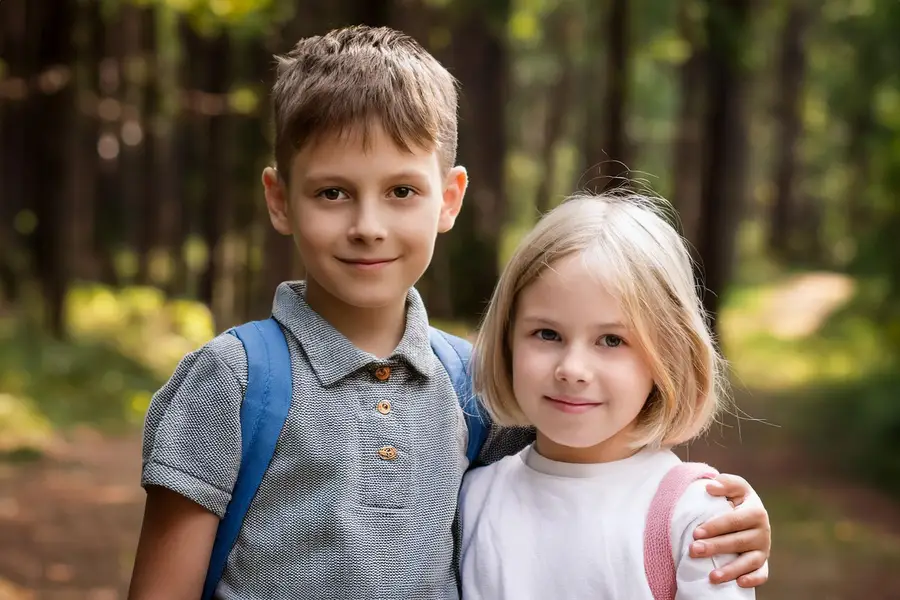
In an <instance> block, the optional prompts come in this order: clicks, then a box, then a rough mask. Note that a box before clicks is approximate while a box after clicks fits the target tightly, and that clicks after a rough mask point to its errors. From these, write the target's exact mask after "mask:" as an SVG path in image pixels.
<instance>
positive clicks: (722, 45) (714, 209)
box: [698, 0, 749, 325]
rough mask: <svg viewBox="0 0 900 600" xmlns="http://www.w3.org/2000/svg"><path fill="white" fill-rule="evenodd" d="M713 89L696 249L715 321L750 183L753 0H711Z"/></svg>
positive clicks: (709, 31)
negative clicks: (746, 64) (748, 62)
mask: <svg viewBox="0 0 900 600" xmlns="http://www.w3.org/2000/svg"><path fill="white" fill-rule="evenodd" d="M707 6H708V8H707V10H708V14H707V17H706V35H707V39H708V41H709V89H708V111H709V112H708V113H707V118H706V161H705V171H706V172H705V174H704V177H703V187H702V207H703V208H702V211H703V212H702V216H701V226H700V230H699V234H700V235H699V236H698V238H699V239H698V249H699V254H700V257H701V259H702V261H703V269H704V275H705V277H704V279H705V284H706V288H707V292H706V294H705V295H704V305H705V307H706V310H707V311H708V313H709V316H710V318H711V319H712V320H713V324H714V325H715V319H716V317H717V315H718V311H719V307H720V300H721V298H722V295H723V293H724V292H725V287H726V285H727V284H728V281H729V279H730V277H731V273H732V269H733V263H734V257H735V248H736V246H735V239H736V237H737V229H738V225H739V223H740V221H741V217H742V212H743V205H744V196H745V195H746V187H747V154H748V145H747V129H748V128H747V116H746V114H745V113H746V105H745V104H746V97H747V77H748V75H749V74H748V73H746V72H745V69H744V68H743V67H742V64H743V54H744V52H745V45H746V37H747V34H748V26H747V21H748V11H749V0H732V1H731V2H729V3H727V5H726V4H724V3H721V2H719V1H718V0H708V2H707Z"/></svg>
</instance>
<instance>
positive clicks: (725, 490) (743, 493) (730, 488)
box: [706, 473, 753, 504]
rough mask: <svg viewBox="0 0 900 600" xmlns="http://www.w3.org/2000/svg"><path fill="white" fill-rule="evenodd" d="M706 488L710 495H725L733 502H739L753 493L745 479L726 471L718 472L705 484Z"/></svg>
mask: <svg viewBox="0 0 900 600" xmlns="http://www.w3.org/2000/svg"><path fill="white" fill-rule="evenodd" d="M706 490H707V491H708V492H709V493H710V495H712V496H725V497H726V498H728V499H729V500H731V501H732V502H734V504H741V503H742V502H743V501H744V499H746V497H747V496H749V495H750V494H752V493H753V488H752V487H750V484H749V483H747V480H746V479H744V478H743V477H739V476H738V475H729V474H728V473H720V474H719V475H718V476H717V477H716V478H715V479H714V480H712V481H711V482H710V483H709V484H707V486H706Z"/></svg>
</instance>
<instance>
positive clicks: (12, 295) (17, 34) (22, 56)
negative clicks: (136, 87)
mask: <svg viewBox="0 0 900 600" xmlns="http://www.w3.org/2000/svg"><path fill="white" fill-rule="evenodd" d="M27 1H28V0H9V1H7V2H5V3H3V4H0V56H2V57H3V60H4V62H5V66H6V72H5V73H4V79H5V82H4V86H3V96H2V97H0V194H2V200H0V284H2V286H3V287H2V289H0V299H2V298H4V297H5V298H6V299H7V300H8V301H10V302H16V301H17V300H18V299H19V293H20V286H21V284H22V280H23V279H25V278H26V277H28V276H29V275H30V274H29V273H28V269H27V267H25V268H22V267H21V266H19V265H20V264H22V263H25V262H26V260H25V259H26V257H27V252H26V245H27V243H28V241H27V240H26V238H25V235H24V233H25V232H23V231H20V230H19V229H20V227H18V228H17V226H16V217H17V216H18V215H20V214H22V211H24V210H25V209H26V206H27V204H26V203H27V202H28V199H29V198H33V191H32V186H33V185H34V178H33V177H29V173H30V171H29V169H31V168H32V166H33V161H34V160H35V159H36V157H35V156H34V154H29V153H28V152H26V150H27V149H28V146H31V145H33V139H32V138H31V136H30V135H29V132H28V125H29V124H28V123H27V122H26V116H27V114H28V102H29V100H31V99H30V98H29V97H28V95H29V93H30V91H29V89H28V87H27V81H28V77H29V75H30V74H31V69H32V64H31V63H32V62H33V57H34V55H35V51H34V47H35V46H36V45H37V40H38V38H37V37H36V36H35V35H34V32H33V31H29V30H28V23H27V20H26V10H27V8H26V2H27ZM17 263H18V264H17ZM26 264H27V263H26Z"/></svg>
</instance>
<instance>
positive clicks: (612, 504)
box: [460, 448, 755, 600]
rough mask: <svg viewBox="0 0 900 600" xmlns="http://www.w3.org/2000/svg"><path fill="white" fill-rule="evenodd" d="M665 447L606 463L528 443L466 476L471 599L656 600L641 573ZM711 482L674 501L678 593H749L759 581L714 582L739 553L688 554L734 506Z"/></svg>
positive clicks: (741, 596)
mask: <svg viewBox="0 0 900 600" xmlns="http://www.w3.org/2000/svg"><path fill="white" fill-rule="evenodd" d="M679 462H680V461H679V459H678V457H677V456H675V454H673V453H671V452H668V451H655V450H644V451H641V452H638V453H637V454H635V455H634V456H631V457H629V458H627V459H624V460H620V461H615V462H609V463H601V464H570V463H560V462H555V461H552V460H548V459H547V458H545V457H543V456H541V455H539V454H538V453H537V452H535V451H534V450H533V449H531V448H529V449H526V450H524V451H523V452H521V453H519V454H518V455H516V456H511V457H508V458H506V459H503V460H501V461H499V462H497V463H495V464H493V465H491V466H488V467H484V468H482V469H476V470H474V471H471V472H470V473H468V474H467V475H466V478H465V480H464V482H463V489H462V493H461V496H460V512H461V515H460V517H461V521H462V529H463V536H462V547H461V564H460V573H461V575H462V585H463V598H464V599H465V600H546V599H548V598H552V599H554V600H556V599H560V600H563V599H565V600H568V599H572V600H581V599H590V600H654V598H653V594H652V593H651V591H650V586H649V584H648V582H647V577H646V575H645V572H644V556H643V548H644V543H643V542H644V525H645V523H646V519H647V512H648V510H649V509H650V502H651V499H652V498H653V496H654V494H655V493H656V490H657V488H658V486H659V484H660V482H661V481H662V479H663V477H664V476H665V475H666V473H667V472H668V471H669V470H670V469H671V468H672V467H674V466H676V465H678V464H679ZM705 488H706V482H704V481H697V482H695V483H692V484H691V485H690V486H688V488H687V490H686V491H685V492H684V494H683V495H682V496H681V498H680V500H679V501H678V502H677V504H676V505H675V510H674V512H673V515H672V526H671V530H670V537H671V540H672V549H671V550H670V552H671V553H672V554H673V560H674V563H675V565H676V581H677V585H678V593H677V596H676V598H677V599H678V600H700V599H707V598H709V599H717V600H750V599H752V598H754V597H755V593H754V591H753V590H752V589H742V588H740V587H738V585H737V584H736V583H735V582H729V583H726V584H721V585H714V584H712V583H710V582H709V574H710V573H711V572H712V571H713V570H714V569H715V568H717V567H721V566H723V565H725V564H727V563H728V562H730V561H731V560H733V559H734V558H735V557H734V556H733V555H727V556H726V555H723V556H718V557H715V559H709V558H702V559H695V558H691V557H690V556H689V552H688V550H689V547H690V544H691V542H693V531H694V529H695V528H696V527H697V526H698V525H700V524H701V523H703V522H705V521H706V520H708V519H709V518H711V517H713V516H716V515H719V514H722V513H725V512H727V511H730V510H731V507H730V505H729V504H728V502H727V501H726V500H725V499H724V498H717V497H713V496H710V495H709V494H708V493H707V492H706V489H705Z"/></svg>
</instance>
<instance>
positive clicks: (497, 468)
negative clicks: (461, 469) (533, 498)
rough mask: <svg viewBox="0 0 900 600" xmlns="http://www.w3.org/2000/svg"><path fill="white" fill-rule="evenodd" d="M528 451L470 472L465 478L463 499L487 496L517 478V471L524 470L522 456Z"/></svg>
mask: <svg viewBox="0 0 900 600" xmlns="http://www.w3.org/2000/svg"><path fill="white" fill-rule="evenodd" d="M527 451H528V448H526V449H525V450H522V451H521V452H518V453H516V454H511V455H509V456H506V457H504V458H502V459H500V460H498V461H496V462H494V463H491V464H489V465H486V466H483V467H476V468H474V469H471V470H469V471H468V472H467V473H466V475H465V477H463V482H462V491H461V493H462V494H463V497H465V496H467V495H475V496H485V495H487V494H488V493H489V491H490V489H491V488H492V487H494V486H496V485H505V483H506V482H508V481H509V478H510V477H515V473H516V471H517V470H519V469H522V468H524V466H525V463H524V461H523V459H522V455H523V453H524V452H527Z"/></svg>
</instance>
